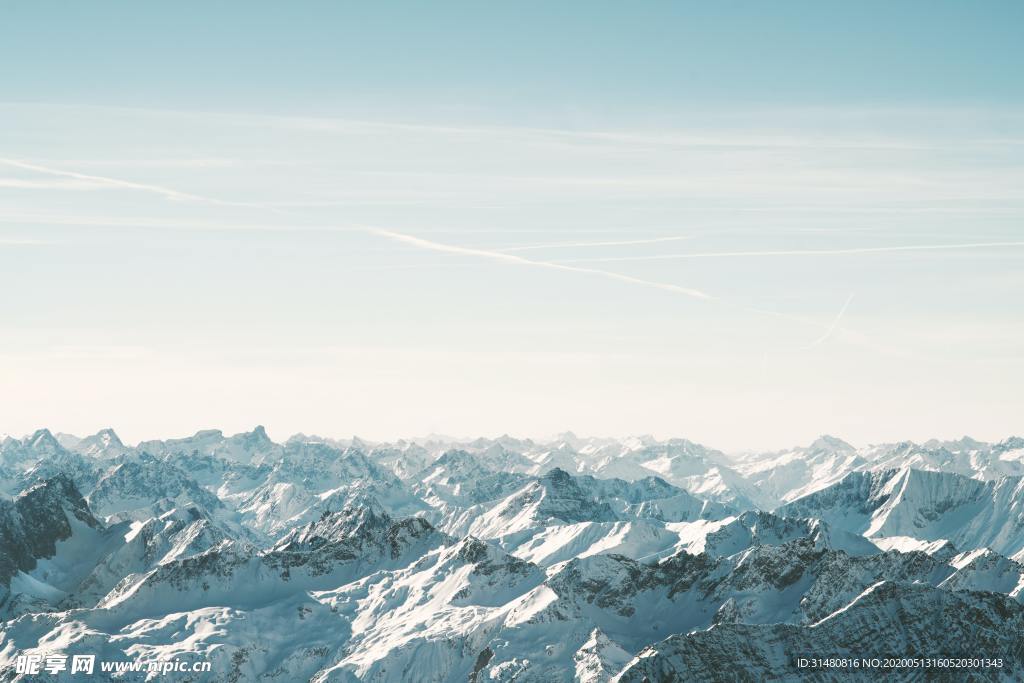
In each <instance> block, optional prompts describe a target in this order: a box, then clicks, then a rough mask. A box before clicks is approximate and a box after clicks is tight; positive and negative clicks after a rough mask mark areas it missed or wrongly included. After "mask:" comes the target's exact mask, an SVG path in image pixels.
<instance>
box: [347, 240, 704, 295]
mask: <svg viewBox="0 0 1024 683" xmlns="http://www.w3.org/2000/svg"><path fill="white" fill-rule="evenodd" d="M366 231H367V232H368V233H371V234H374V235H379V236H381V237H385V238H387V239H389V240H393V241H395V242H401V243H403V244H408V245H410V246H414V247H418V248H420V249H427V250H429V251H439V252H443V253H447V254H461V255H463V256H476V257H478V258H485V259H491V260H492V261H501V262H503V263H511V264H515V265H520V266H533V267H535V268H549V269H551V270H561V271H564V272H569V273H583V274H586V275H597V276H599V277H603V278H607V279H609V280H617V281H619V282H627V283H629V284H632V285H639V286H642V287H650V288H653V289H660V290H663V291H666V292H674V293H676V294H682V295H684V296H688V297H691V298H694V299H703V300H711V299H715V298H716V297H713V296H711V295H710V294H707V293H705V292H702V291H700V290H699V289H692V288H690V287H681V286H679V285H673V284H668V283H665V282H655V281H653V280H644V279H642V278H638V277H633V276H631V275H623V274H621V273H614V272H611V271H607V270H598V269H596V268H583V267H580V266H570V265H565V264H562V263H552V262H550V261H534V260H532V259H527V258H523V257H522V256H516V255H514V254H506V253H503V252H500V251H491V250H489V249H476V248H473V247H459V246H455V245H451V244H442V243H441V242H433V241H431V240H425V239H423V238H421V237H415V236H413V235H406V234H404V233H400V232H394V231H392V230H384V229H382V228H366Z"/></svg>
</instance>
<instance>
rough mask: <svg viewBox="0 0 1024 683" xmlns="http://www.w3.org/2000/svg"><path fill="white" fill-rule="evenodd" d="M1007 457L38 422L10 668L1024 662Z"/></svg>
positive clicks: (1023, 552)
mask: <svg viewBox="0 0 1024 683" xmlns="http://www.w3.org/2000/svg"><path fill="white" fill-rule="evenodd" d="M1022 454H1024V442H1022V441H1021V440H1020V439H1015V438H1011V439H1007V440H1004V441H1002V442H999V443H996V444H986V443H982V442H978V441H973V440H971V439H967V438H965V439H961V440H959V441H955V442H938V441H933V442H926V443H924V444H920V445H918V444H910V443H902V444H892V445H881V446H878V445H876V446H869V447H866V448H857V447H855V446H852V445H850V444H848V443H846V442H844V441H842V440H840V439H837V438H834V437H821V438H819V439H817V440H816V441H815V442H813V443H812V444H810V445H809V446H806V447H797V448H792V449H787V450H784V451H779V452H773V453H764V454H749V453H748V454H742V455H736V456H730V455H726V454H724V453H722V452H720V451H716V450H714V449H711V448H707V447H705V446H701V445H699V444H696V443H693V442H691V441H687V440H684V439H671V440H668V441H658V440H656V439H653V438H652V437H637V438H630V439H622V440H616V439H606V438H583V437H578V436H576V435H574V434H571V433H566V434H562V435H559V436H558V437H556V438H555V439H553V440H551V441H535V440H528V439H516V438H513V437H509V436H502V437H499V438H497V439H486V438H481V439H475V440H472V441H459V440H453V439H443V438H440V437H431V438H429V439H425V440H407V441H401V442H396V443H368V442H365V441H363V440H361V439H358V438H355V437H354V438H351V439H346V440H343V441H332V440H329V439H322V438H318V437H309V436H302V435H298V436H295V437H292V438H290V439H288V440H286V441H285V442H283V443H277V442H274V441H273V440H271V439H270V437H269V436H268V434H267V432H266V430H264V429H263V428H262V427H257V428H256V429H254V430H252V431H251V432H244V433H242V434H236V435H225V434H223V433H222V432H220V431H217V430H205V431H201V432H198V433H197V434H195V435H194V436H192V437H186V438H182V439H169V440H162V441H147V442H143V443H140V444H137V445H134V446H132V445H126V444H125V443H124V442H123V441H122V440H121V439H120V438H118V437H117V435H116V434H115V433H114V432H113V430H109V429H104V430H102V431H100V432H99V433H97V434H95V435H92V436H88V437H85V438H79V437H75V436H72V435H68V434H58V435H56V436H54V435H53V434H52V433H51V432H49V431H48V430H39V431H37V432H35V433H33V434H32V435H29V436H26V437H24V438H7V439H5V440H4V441H3V442H0V484H2V486H3V488H4V490H5V491H6V493H7V499H5V500H0V620H2V621H0V680H19V677H18V675H17V674H16V672H15V670H14V668H13V667H12V666H8V665H13V663H14V660H15V658H16V657H17V655H19V654H29V653H39V654H53V653H60V654H67V655H73V654H94V655H97V657H99V658H100V659H104V658H106V659H116V660H134V659H143V660H151V659H167V658H177V659H184V660H191V661H196V662H199V661H205V662H210V664H211V666H212V671H210V672H205V673H195V674H189V675H188V676H186V677H184V678H182V680H192V681H249V680H252V681H260V680H264V681H281V680H288V681H293V680H313V681H467V680H469V681H477V682H478V683H479V682H482V681H591V682H600V681H611V680H622V681H642V680H649V681H663V680H665V681H668V680H680V681H682V680H685V681H690V680H694V681H702V680H710V681H715V680H722V681H733V680H762V679H771V680H793V681H796V680H847V679H850V680H859V679H858V678H857V677H858V676H860V677H861V679H863V680H867V677H870V675H866V674H864V672H857V671H853V672H850V671H843V672H836V671H819V672H817V673H816V674H814V675H816V676H817V678H813V677H810V678H809V676H812V674H810V673H808V672H807V671H801V670H799V669H798V668H796V666H795V664H794V660H793V658H794V657H795V656H796V655H798V654H801V653H817V654H820V655H828V656H840V657H841V656H853V655H856V656H858V657H874V656H878V657H883V656H884V657H890V656H901V657H917V656H936V655H941V656H960V655H963V654H971V655H973V656H979V655H980V656H990V657H992V658H1001V659H1002V660H1003V662H1004V664H1003V666H1002V667H1000V668H998V669H986V670H972V671H971V672H970V673H971V675H974V676H975V677H977V678H978V679H979V680H1019V679H1020V678H1021V676H1024V668H1022V667H1024V650H1022V648H1021V646H1020V639H1019V633H1020V632H1021V628H1022V627H1024V616H1022V611H1021V610H1022V607H1021V603H1022V602H1024V507H1022V506H1024V483H1022V482H1024V473H1022V472H1019V471H1018V469H1017V468H1018V467H1020V463H1021V461H1022V459H1024V455H1022ZM960 673H963V672H962V671H961V672H960ZM133 675H134V676H136V677H135V678H132V676H133ZM879 675H880V674H879V672H878V671H875V672H873V676H874V678H877V677H878V676H879ZM887 675H888V677H889V678H892V679H894V680H919V679H920V675H921V671H920V670H916V669H905V670H894V671H889V672H887ZM62 676H63V679H64V680H75V679H74V678H73V677H71V676H70V674H66V675H65V674H61V675H57V676H55V677H54V679H56V680H61V679H62ZM915 676H917V677H918V678H915ZM955 678H956V677H955V676H954V677H953V678H949V680H954V679H955ZM144 679H145V675H144V674H128V673H125V674H122V675H119V676H118V677H117V678H116V680H144ZM25 680H30V679H28V678H26V679H25ZM920 680H924V679H920ZM937 680H945V679H943V678H942V677H941V675H940V676H939V678H938V679H937Z"/></svg>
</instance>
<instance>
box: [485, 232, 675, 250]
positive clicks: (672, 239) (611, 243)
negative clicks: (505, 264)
mask: <svg viewBox="0 0 1024 683" xmlns="http://www.w3.org/2000/svg"><path fill="white" fill-rule="evenodd" d="M688 239H692V238H691V237H690V236H688V235H677V236H673V237H654V238H651V239H641V240H617V241H606V242H548V243H545V244H526V245H522V246H517V247H504V248H502V249H499V250H498V251H501V252H503V253H508V252H510V251H533V250H538V249H562V248H567V247H581V248H582V247H624V246H629V245H634V244H657V243H659V242H678V241H681V240H688Z"/></svg>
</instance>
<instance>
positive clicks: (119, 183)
mask: <svg viewBox="0 0 1024 683" xmlns="http://www.w3.org/2000/svg"><path fill="white" fill-rule="evenodd" d="M0 164H4V165H6V166H11V167H13V168H20V169H23V170H26V171H34V172H36V173H44V174H47V175H51V176H57V177H61V178H70V179H73V180H76V181H81V182H84V183H89V184H91V187H94V188H97V187H98V188H114V189H122V190H139V191H142V192H151V193H155V194H158V195H160V196H162V197H164V198H166V199H171V200H174V201H191V202H202V203H205V204H217V205H221V206H236V207H249V208H263V207H262V206H261V205H259V204H252V203H248V202H231V201H225V200H222V199H214V198H212V197H206V196H203V195H198V194H192V193H191V192H182V191H180V190H176V189H174V188H171V187H164V186H163V185H152V184H150V183H139V182H135V181H133V180H124V179H122V178H111V177H110V176H102V175H93V174H91V173H79V172H77V171H68V170H65V169H61V168H54V167H52V166H44V165H41V164H35V163H31V162H28V161H23V160H20V159H4V158H0Z"/></svg>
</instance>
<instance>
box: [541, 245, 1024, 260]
mask: <svg viewBox="0 0 1024 683" xmlns="http://www.w3.org/2000/svg"><path fill="white" fill-rule="evenodd" d="M992 247H1024V242H965V243H960V244H905V245H899V246H893V247H853V248H850V249H780V250H775V251H703V252H693V253H689V254H651V255H647V256H606V257H595V258H580V259H564V260H562V261H559V262H558V263H611V262H617V261H669V260H676V259H694V258H718V257H730V256H740V257H745V256H835V255H840V254H877V253H884V252H891V251H936V250H942V249H988V248H992Z"/></svg>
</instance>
